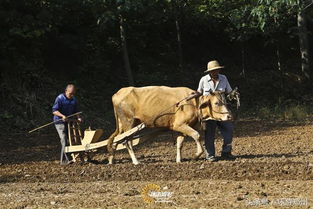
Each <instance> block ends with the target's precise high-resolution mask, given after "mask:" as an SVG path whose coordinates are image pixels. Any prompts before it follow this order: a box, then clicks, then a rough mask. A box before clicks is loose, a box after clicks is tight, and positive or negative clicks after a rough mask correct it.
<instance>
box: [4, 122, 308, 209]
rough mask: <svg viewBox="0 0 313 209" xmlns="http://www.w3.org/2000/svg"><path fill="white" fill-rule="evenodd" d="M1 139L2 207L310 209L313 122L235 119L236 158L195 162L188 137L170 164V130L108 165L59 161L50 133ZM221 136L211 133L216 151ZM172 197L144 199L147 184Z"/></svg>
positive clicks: (102, 158) (101, 156)
mask: <svg viewBox="0 0 313 209" xmlns="http://www.w3.org/2000/svg"><path fill="white" fill-rule="evenodd" d="M51 131H53V132H51V133H47V134H43V133H42V132H38V133H35V134H32V135H25V134H9V135H1V136H0V137H1V138H0V208H202V209H203V208H250V207H252V208H259V207H261V208H276V207H289V208H310V207H313V124H312V123H310V122H303V123H295V122H270V121H257V120H241V121H239V122H237V124H236V130H235V137H234V142H233V147H234V148H233V154H234V155H236V156H237V158H236V159H235V160H222V159H220V160H219V161H218V162H213V163H212V162H211V163H210V162H206V161H205V160H204V159H203V158H204V155H203V156H202V157H203V158H201V159H199V160H193V156H194V154H195V152H196V145H195V143H194V141H193V140H192V139H189V138H188V139H186V140H185V143H184V147H183V152H182V153H183V158H184V161H183V162H182V163H179V164H177V163H176V162H175V157H176V146H175V134H174V135H173V134H171V133H168V134H167V133H166V134H163V135H161V136H160V137H158V138H155V139H151V140H149V141H147V142H145V143H143V144H140V145H138V146H136V147H135V148H134V149H135V153H136V156H137V157H138V159H139V161H140V164H139V165H136V166H135V165H133V164H132V163H131V160H130V157H129V155H128V153H127V151H126V150H121V151H119V152H118V153H117V155H116V164H114V165H108V164H106V152H105V149H102V150H99V152H98V153H97V154H96V156H95V157H94V159H95V160H96V162H94V163H85V164H82V163H80V162H77V163H74V164H71V165H68V166H61V165H59V161H58V160H59V151H60V145H59V139H58V136H57V134H56V133H55V132H54V130H51ZM221 144H222V140H221V138H220V136H217V141H216V147H217V151H220V149H221ZM151 184H154V186H155V185H157V186H159V187H160V191H161V192H169V193H170V194H171V195H170V197H167V198H165V199H163V200H162V201H161V202H152V203H148V201H147V200H146V199H145V195H144V194H142V192H143V191H144V188H145V187H147V185H151Z"/></svg>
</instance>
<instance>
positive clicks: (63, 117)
mask: <svg viewBox="0 0 313 209" xmlns="http://www.w3.org/2000/svg"><path fill="white" fill-rule="evenodd" d="M52 114H53V115H56V116H59V117H60V118H62V120H64V121H65V120H66V116H65V115H63V114H62V113H60V112H59V111H58V110H56V111H54V112H52Z"/></svg>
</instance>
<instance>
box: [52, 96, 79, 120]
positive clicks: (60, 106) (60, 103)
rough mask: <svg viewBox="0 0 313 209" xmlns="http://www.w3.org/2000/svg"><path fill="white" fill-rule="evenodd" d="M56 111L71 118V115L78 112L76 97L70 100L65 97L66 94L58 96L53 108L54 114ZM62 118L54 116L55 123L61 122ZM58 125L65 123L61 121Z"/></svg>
mask: <svg viewBox="0 0 313 209" xmlns="http://www.w3.org/2000/svg"><path fill="white" fill-rule="evenodd" d="M54 111H59V112H60V113H62V114H63V115H65V116H69V115H71V114H74V113H76V112H78V107H77V100H76V98H75V97H73V98H72V99H69V98H67V97H66V96H65V94H64V93H63V94H60V95H59V96H57V98H56V99H55V102H54V104H53V106H52V112H54ZM60 119H61V117H59V116H56V115H54V116H53V121H57V120H60ZM57 123H64V122H63V121H59V122H57Z"/></svg>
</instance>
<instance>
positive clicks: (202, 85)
mask: <svg viewBox="0 0 313 209" xmlns="http://www.w3.org/2000/svg"><path fill="white" fill-rule="evenodd" d="M210 90H212V91H213V92H214V91H221V92H226V93H230V92H231V91H232V88H231V87H230V85H229V82H228V80H227V78H226V76H225V75H222V74H218V81H217V82H216V85H215V87H214V82H213V80H212V79H211V76H210V75H209V74H207V75H205V76H203V77H202V78H201V79H200V82H199V87H198V90H197V91H198V92H199V93H201V94H202V95H209V94H210Z"/></svg>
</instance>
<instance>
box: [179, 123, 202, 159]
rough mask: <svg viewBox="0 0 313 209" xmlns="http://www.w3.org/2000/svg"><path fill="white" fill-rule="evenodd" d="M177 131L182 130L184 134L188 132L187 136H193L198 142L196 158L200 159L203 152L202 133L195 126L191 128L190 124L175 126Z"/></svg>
mask: <svg viewBox="0 0 313 209" xmlns="http://www.w3.org/2000/svg"><path fill="white" fill-rule="evenodd" d="M173 129H174V130H175V131H178V132H181V133H182V134H186V135H187V136H190V137H191V138H193V139H194V140H195V142H196V145H197V152H196V156H195V159H198V158H199V157H200V156H201V154H202V153H203V147H202V145H201V143H200V140H199V139H200V134H199V133H198V132H197V131H196V130H194V129H193V128H191V127H190V126H188V125H186V124H185V125H181V126H177V127H174V128H173Z"/></svg>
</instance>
